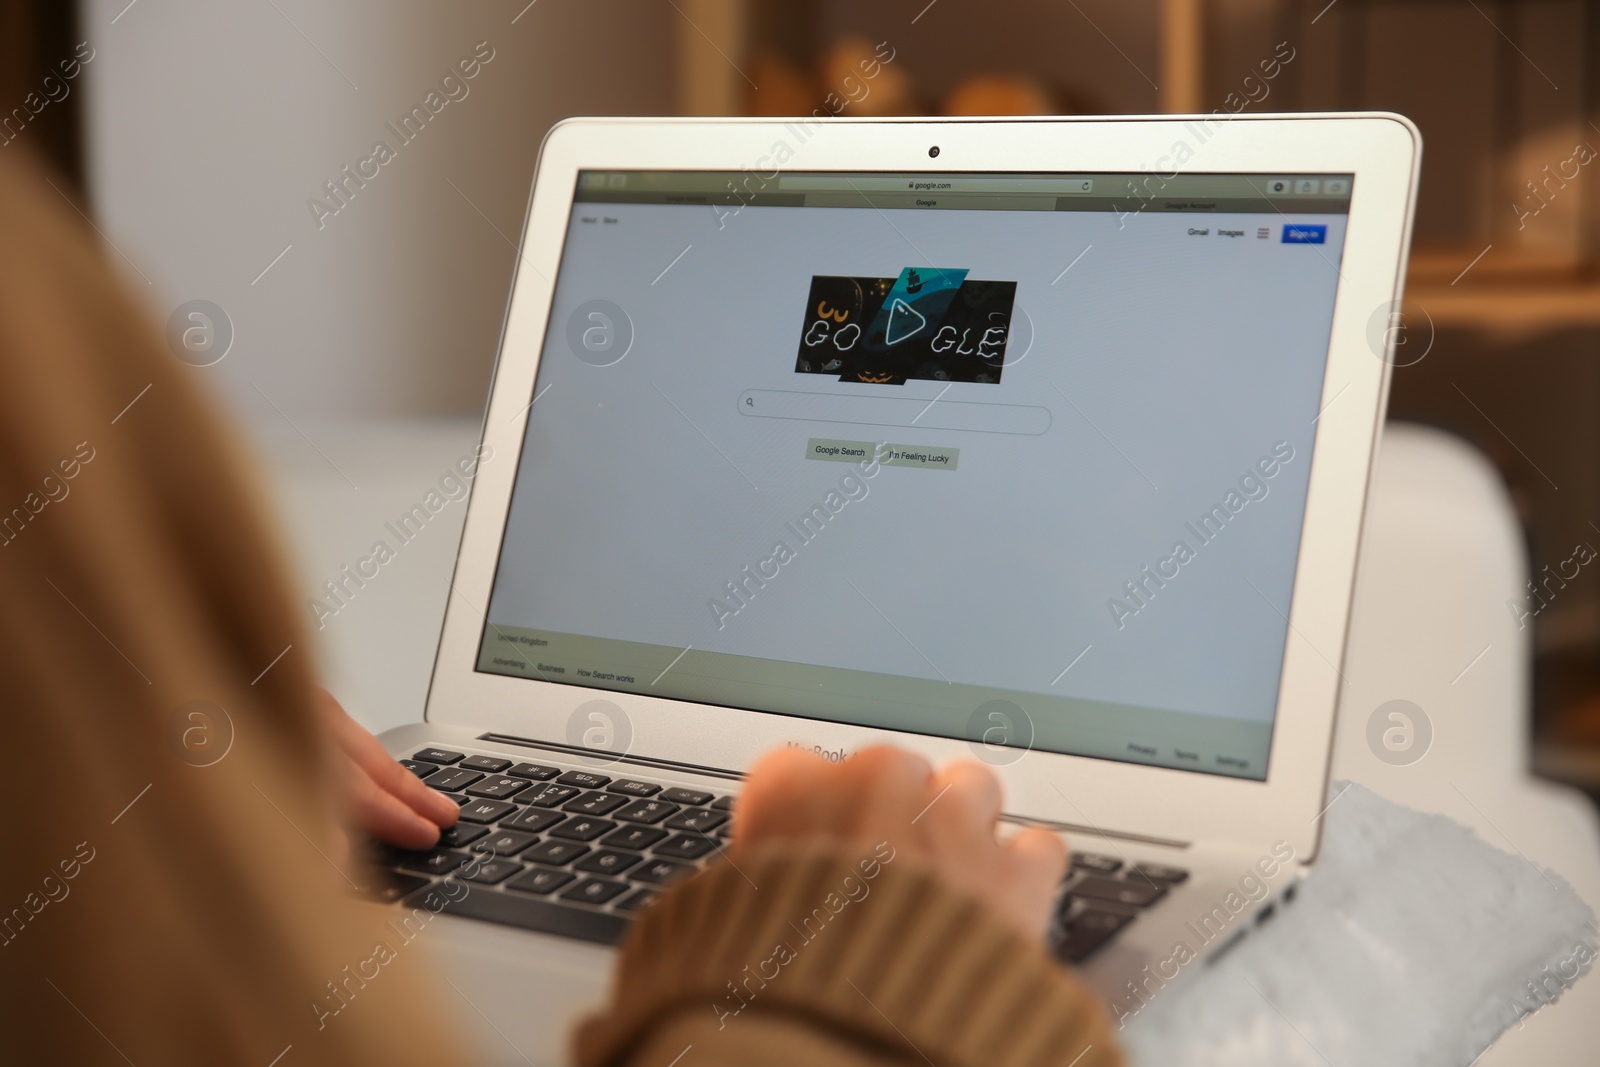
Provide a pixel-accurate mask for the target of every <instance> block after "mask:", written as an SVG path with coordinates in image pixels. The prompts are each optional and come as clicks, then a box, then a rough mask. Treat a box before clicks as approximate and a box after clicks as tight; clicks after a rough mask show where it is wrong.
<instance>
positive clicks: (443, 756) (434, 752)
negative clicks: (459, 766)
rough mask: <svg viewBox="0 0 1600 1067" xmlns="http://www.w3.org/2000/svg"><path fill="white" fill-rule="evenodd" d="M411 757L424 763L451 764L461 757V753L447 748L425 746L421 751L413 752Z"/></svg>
mask: <svg viewBox="0 0 1600 1067" xmlns="http://www.w3.org/2000/svg"><path fill="white" fill-rule="evenodd" d="M411 758H412V759H419V760H422V761H424V762H426V763H438V764H451V763H455V762H457V761H458V760H460V759H461V753H459V752H451V751H450V750H449V749H447V748H425V749H423V750H422V751H421V752H413V753H412V754H411Z"/></svg>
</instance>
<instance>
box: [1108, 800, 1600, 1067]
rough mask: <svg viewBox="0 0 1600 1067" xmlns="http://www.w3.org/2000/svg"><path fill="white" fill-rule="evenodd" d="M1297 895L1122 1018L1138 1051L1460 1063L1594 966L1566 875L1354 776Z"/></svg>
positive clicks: (1153, 1056) (1217, 1059) (1149, 1055)
mask: <svg viewBox="0 0 1600 1067" xmlns="http://www.w3.org/2000/svg"><path fill="white" fill-rule="evenodd" d="M1333 796H1334V797H1335V798H1336V799H1335V800H1334V803H1333V806H1332V807H1331V808H1330V809H1329V810H1328V812H1327V814H1326V815H1325V816H1324V818H1325V819H1326V822H1327V825H1326V827H1325V828H1324V839H1323V849H1322V853H1321V856H1320V857H1319V859H1318V861H1317V863H1316V865H1315V867H1314V868H1313V870H1312V873H1311V875H1310V876H1309V877H1307V878H1306V879H1305V880H1304V881H1302V882H1301V883H1300V885H1299V887H1298V889H1297V891H1296V894H1295V898H1294V900H1293V902H1292V903H1289V904H1286V905H1282V906H1280V907H1279V908H1278V909H1277V910H1276V912H1275V913H1274V914H1273V915H1272V916H1271V917H1269V918H1268V919H1267V920H1266V921H1265V922H1263V923H1262V924H1261V925H1259V926H1258V927H1256V929H1255V930H1254V931H1253V932H1252V933H1251V934H1250V936H1248V937H1246V938H1245V939H1244V940H1243V941H1241V942H1240V943H1239V944H1238V945H1237V946H1236V947H1234V948H1233V949H1232V950H1230V951H1228V952H1226V953H1225V954H1224V955H1223V956H1222V957H1221V958H1220V959H1218V960H1217V962H1216V963H1215V965H1213V966H1209V967H1208V968H1207V969H1206V970H1205V971H1203V972H1201V973H1199V974H1197V975H1195V976H1194V979H1195V980H1192V981H1189V982H1186V983H1183V984H1182V985H1179V986H1177V987H1175V988H1173V989H1172V990H1171V991H1170V992H1168V991H1163V992H1160V993H1157V994H1156V995H1155V997H1154V998H1153V1000H1152V1001H1151V1003H1150V1005H1149V1007H1148V1008H1146V1009H1144V1010H1142V1011H1141V1012H1140V1013H1139V1015H1138V1016H1137V1017H1136V1018H1135V1019H1134V1020H1133V1021H1131V1022H1130V1023H1129V1025H1128V1027H1127V1030H1126V1033H1125V1038H1126V1041H1127V1044H1128V1048H1129V1052H1130V1055H1131V1057H1132V1059H1133V1061H1134V1062H1135V1063H1137V1064H1144V1065H1150V1067H1156V1065H1168V1064H1176V1063H1183V1064H1186V1065H1189V1067H1205V1065H1209V1064H1216V1065H1222V1064H1228V1065H1229V1067H1254V1065H1257V1064H1260V1065H1262V1067H1269V1065H1270V1067H1292V1065H1297V1064H1305V1065H1307V1067H1326V1065H1327V1064H1341V1065H1342V1064H1379V1063H1381V1064H1405V1065H1416V1067H1466V1065H1467V1064H1470V1063H1472V1062H1473V1061H1474V1060H1476V1059H1477V1058H1478V1056H1479V1055H1480V1054H1481V1053H1482V1052H1483V1051H1484V1049H1486V1048H1488V1047H1489V1045H1490V1044H1491V1043H1492V1042H1493V1041H1494V1040H1495V1038H1496V1037H1498V1036H1499V1035H1500V1033H1501V1032H1502V1031H1504V1030H1505V1029H1506V1028H1507V1027H1510V1026H1513V1025H1516V1024H1517V1023H1518V1022H1519V1021H1520V1020H1521V1018H1522V1017H1523V1016H1524V1015H1526V1014H1529V1013H1531V1012H1533V1011H1536V1010H1538V1009H1539V1008H1541V1007H1543V1006H1544V1005H1545V1004H1547V1003H1553V1002H1554V1001H1555V1000H1556V999H1558V998H1559V997H1560V996H1561V995H1562V994H1563V993H1564V992H1565V991H1566V990H1567V989H1568V988H1570V987H1571V986H1572V985H1573V984H1575V983H1576V982H1577V981H1578V980H1579V979H1581V978H1582V977H1583V975H1584V974H1586V973H1587V971H1588V970H1589V968H1590V965H1591V964H1592V963H1593V961H1594V958H1595V955H1596V952H1597V951H1600V948H1597V943H1596V930H1595V926H1594V913H1593V912H1591V911H1590V910H1589V907H1588V905H1586V904H1584V903H1583V901H1582V900H1580V899H1579V898H1578V896H1577V894H1575V893H1574V892H1573V891H1572V889H1571V888H1570V887H1569V886H1568V885H1567V884H1566V882H1565V881H1563V880H1562V879H1561V878H1560V876H1558V875H1555V874H1553V873H1552V872H1549V871H1544V870H1540V869H1539V868H1537V867H1535V866H1534V865H1533V864H1532V863H1531V862H1529V861H1528V860H1526V859H1524V858H1522V857H1521V856H1517V855H1513V854H1511V853H1506V852H1501V851H1500V850H1498V849H1496V848H1493V847H1491V846H1489V845H1487V844H1485V843H1484V842H1483V841H1482V840H1481V839H1480V838H1479V837H1478V836H1477V835H1476V834H1474V833H1473V832H1472V831H1470V830H1468V829H1467V828H1466V827H1464V826H1462V825H1461V824H1459V823H1457V822H1455V821H1454V820H1451V819H1448V818H1445V817H1444V816H1442V815H1428V814H1424V813H1422V812H1417V811H1412V810H1410V809H1408V808H1403V807H1400V806H1399V805H1396V804H1392V803H1390V802H1389V801H1386V800H1384V799H1383V798H1381V797H1379V796H1378V795H1377V794H1375V793H1373V792H1371V791H1370V790H1368V789H1366V788H1364V787H1362V786H1359V785H1354V784H1351V783H1347V782H1340V783H1336V784H1335V786H1334V791H1333Z"/></svg>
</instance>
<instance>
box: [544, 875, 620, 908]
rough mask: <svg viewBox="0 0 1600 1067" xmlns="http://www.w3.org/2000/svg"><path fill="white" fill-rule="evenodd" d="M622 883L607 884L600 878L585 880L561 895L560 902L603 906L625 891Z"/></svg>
mask: <svg viewBox="0 0 1600 1067" xmlns="http://www.w3.org/2000/svg"><path fill="white" fill-rule="evenodd" d="M627 888H628V887H627V885H626V884H625V883H623V882H607V881H605V880H604V879H601V878H585V879H584V880H583V881H581V882H579V883H578V884H577V885H575V886H573V887H572V888H571V889H569V890H567V891H566V892H565V893H562V894H561V899H562V900H581V901H582V902H583V903H585V904H604V903H605V902H606V901H608V900H610V899H611V898H612V897H615V896H617V895H619V894H621V893H624V892H626V891H627Z"/></svg>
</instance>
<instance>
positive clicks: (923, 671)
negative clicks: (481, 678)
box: [478, 172, 1349, 779]
mask: <svg viewBox="0 0 1600 1067" xmlns="http://www.w3.org/2000/svg"><path fill="white" fill-rule="evenodd" d="M726 177H727V176H720V175H693V174H683V173H677V174H674V175H652V174H650V173H646V172H629V173H626V174H621V175H608V174H599V175H596V174H592V173H589V172H585V174H584V175H582V176H581V177H580V188H579V197H578V199H577V201H576V202H575V203H574V205H573V211H572V217H571V220H570V223H569V226H568V229H567V234H566V243H565V247H564V250H563V253H562V258H561V266H560V273H559V275H558V277H557V279H556V286H555V296H554V300H553V303H552V307H551V315H550V322H549V328H548V330H547V333H546V336H545V338H544V344H543V351H542V354H541V358H540V364H539V373H538V377H537V382H536V384H535V388H534V393H533V395H532V396H530V397H529V398H528V399H529V400H533V401H535V402H534V403H533V405H532V407H531V408H529V409H528V412H527V415H526V416H525V418H526V431H525V439H524V444H523V447H522V451H521V455H520V457H519V460H518V463H519V466H518V470H517V475H516V482H515V488H514V492H513V496H512V500H511V508H510V514H509V517H508V521H507V525H506V529H505V533H504V541H503V544H502V548H501V552H500V558H499V564H498V569H497V573H496V577H495V581H494V586H493V594H492V599H491V602H490V606H489V610H488V625H487V626H486V628H485V631H484V637H483V641H482V645H481V649H480V654H479V661H478V669H479V670H481V671H485V672H490V673H496V674H505V675H513V676H517V677H526V678H537V679H542V680H545V681H552V682H559V683H567V684H574V685H582V686H591V687H595V688H600V689H610V690H618V691H626V692H639V693H649V694H651V695H654V696H660V697H667V698H672V699H680V700H686V701H695V702H701V703H708V704H718V705H726V706H731V707H738V708H748V709H751V710H754V711H762V712H771V713H780V714H786V715H793V716H803V717H808V718H815V719H824V720H830V721H836V722H847V723H856V724H862V725H868V726H873V727H881V728H888V729H894V730H904V731H910V732H915V733H923V734H934V735H940V736H946V737H957V738H968V739H970V740H974V741H983V742H985V743H991V744H994V743H998V744H1005V745H1013V746H1019V747H1032V748H1038V749H1042V750H1045V751H1053V752H1065V753H1072V754H1077V755H1084V756H1093V757H1099V758H1107V759H1118V760H1127V761H1133V762H1140V763H1148V764H1153V765H1160V766H1168V767H1180V768H1187V769H1191V770H1194V771H1199V772H1206V773H1213V774H1228V775H1235V776H1240V777H1248V778H1256V779H1260V778H1264V777H1265V775H1266V769H1267V753H1268V748H1269V745H1270V740H1271V730H1272V724H1273V720H1274V716H1275V710H1276V703H1277V692H1278V686H1279V675H1280V670H1281V666H1282V661H1283V654H1284V646H1285V639H1286V629H1287V613H1288V609H1289V601H1290V597H1291V593H1292V584H1293V574H1294V568H1295V562H1296V558H1297V553H1298V549H1299V542H1300V529H1301V520H1302V516H1303V512H1304V506H1305V498H1306V487H1307V480H1308V475H1309V471H1310V460H1311V446H1312V440H1313V434H1314V431H1315V426H1314V424H1313V419H1315V418H1316V417H1317V414H1318V403H1319V398H1320V395H1321V389H1322V380H1323V374H1324V369H1325V360H1326V354H1327V346H1328V337H1329V331H1330V327H1331V321H1332V313H1333V305H1334V296H1335V291H1336V284H1337V279H1338V265H1339V259H1340V253H1341V251H1342V247H1343V241H1344V233H1345V219H1346V212H1347V210H1348V192H1349V178H1348V176H1320V177H1316V178H1307V177H1305V176H1283V177H1277V176H1267V175H1262V176H1255V175H1238V176H1197V177H1196V179H1195V184H1194V185H1193V187H1192V189H1193V192H1192V195H1190V194H1186V193H1185V192H1184V190H1183V189H1179V190H1177V193H1176V195H1175V194H1174V191H1173V189H1172V188H1171V187H1169V188H1168V189H1166V190H1164V195H1160V196H1151V197H1136V196H1131V195H1129V194H1128V189H1131V188H1133V186H1132V184H1131V182H1132V180H1133V178H1134V177H1136V176H1107V175H1094V176H1084V177H1083V178H1082V179H1081V181H1079V182H1078V184H1077V185H1076V186H1074V185H1072V184H1071V182H1072V181H1075V180H1077V179H1076V178H1072V179H1069V178H1061V177H1045V176H1031V177H1030V176H999V175H997V176H992V178H991V179H990V180H987V181H986V180H985V179H984V178H982V177H981V176H980V177H974V176H972V175H963V176H959V177H953V178H952V179H951V181H950V183H949V184H950V186H951V188H949V189H937V190H929V189H927V188H925V187H919V188H912V187H911V181H912V179H911V178H910V177H907V178H905V179H903V180H902V179H898V178H895V177H894V176H883V175H871V176H868V175H855V176H850V175H844V176H827V175H817V176H810V177H806V176H801V177H799V178H797V179H796V180H795V182H794V187H793V188H791V189H789V190H787V191H785V192H783V193H782V194H781V195H773V196H768V197H747V196H730V193H729V190H731V189H734V188H735V187H734V186H733V185H732V184H731V183H730V182H729V181H726V180H724V179H725V178H726ZM916 177H917V180H923V181H925V180H926V179H927V176H925V175H919V176H916ZM619 179H620V180H619ZM725 186H726V188H724V187H725ZM1313 187H1314V188H1313ZM1324 190H1326V191H1324ZM527 356H528V354H527V353H514V352H508V353H505V358H511V359H517V358H527ZM997 729H998V730H999V732H998V733H997Z"/></svg>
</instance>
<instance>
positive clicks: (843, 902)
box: [574, 843, 1123, 1067]
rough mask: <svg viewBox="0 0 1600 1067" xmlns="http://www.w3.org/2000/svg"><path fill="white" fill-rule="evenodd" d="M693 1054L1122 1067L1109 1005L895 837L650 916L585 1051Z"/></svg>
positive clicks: (681, 900)
mask: <svg viewBox="0 0 1600 1067" xmlns="http://www.w3.org/2000/svg"><path fill="white" fill-rule="evenodd" d="M674 1046H676V1047H674ZM688 1047H692V1048H693V1049H694V1062H695V1063H696V1064H720V1063H730V1064H731V1063H749V1062H763V1063H772V1064H779V1065H782V1064H789V1063H795V1064H799V1063H816V1062H828V1063H839V1064H846V1065H856V1064H869V1063H885V1064H889V1063H895V1064H898V1063H916V1064H920V1063H924V1062H932V1063H937V1064H939V1065H940V1067H979V1065H982V1067H1044V1065H1047V1064H1049V1065H1059V1067H1067V1065H1069V1064H1071V1065H1076V1067H1114V1065H1120V1064H1122V1062H1123V1060H1122V1055H1121V1052H1120V1051H1119V1050H1118V1048H1117V1046H1116V1043H1115V1041H1114V1040H1113V1038H1112V1037H1111V1031H1110V1025H1109V1020H1108V1018H1107V1015H1106V1013H1105V1010H1104V1008H1103V1006H1102V1005H1101V1004H1100V1003H1099V1002H1098V1001H1097V1000H1096V998H1095V997H1094V995H1093V994H1092V993H1091V992H1090V991H1089V990H1088V988H1087V987H1085V986H1084V985H1083V984H1082V983H1081V982H1080V981H1079V980H1078V979H1077V978H1076V977H1075V976H1073V975H1072V974H1070V973H1068V972H1067V971H1065V970H1063V969H1062V968H1060V967H1059V966H1057V965H1056V964H1055V963H1054V961H1053V960H1052V959H1051V958H1050V956H1049V955H1048V953H1047V952H1046V950H1045V948H1044V946H1042V945H1040V944H1036V943H1033V942H1030V941H1028V940H1026V939H1024V938H1023V937H1022V936H1021V935H1019V934H1018V933H1016V932H1014V931H1013V930H1012V929H1011V928H1010V926H1008V925H1007V924H1006V923H1005V922H1004V921H1003V920H1001V919H1000V918H999V917H998V916H996V915H994V914H993V913H992V912H991V911H990V910H989V909H988V908H987V907H986V906H984V905H983V904H981V903H980V902H978V901H977V900H975V899H973V898H971V897H969V896H967V895H965V894H963V893H960V892H958V891H957V890H955V889H953V888H951V887H949V886H947V885H946V884H945V883H944V882H943V881H942V880H940V879H938V878H936V877H934V876H933V875H932V874H931V873H929V872H928V871H927V870H925V869H922V868H920V867H918V866H916V865H915V864H914V863H912V862H911V861H909V860H907V859H901V858H896V856H895V852H894V849H893V848H892V847H890V845H888V844H887V843H884V844H880V845H878V846H877V847H876V849H873V848H871V847H868V848H866V849H865V850H861V849H854V848H850V847H846V846H842V845H830V846H817V847H812V848H806V849H796V848H792V847H768V848H765V849H761V850H755V851H752V852H750V853H746V854H742V855H737V856H735V857H734V858H733V859H732V860H729V861H727V862H723V863H721V864H719V865H717V866H715V867H713V868H712V869H710V870H708V871H707V872H705V873H704V874H701V875H700V876H698V877H696V878H694V879H692V880H690V881H688V882H686V883H684V884H682V885H680V886H678V887H676V888H675V889H674V890H672V891H671V892H669V893H667V894H665V895H664V896H663V897H662V898H661V899H660V900H659V901H657V902H656V903H655V904H654V905H653V906H652V907H651V908H650V909H649V910H648V911H647V912H646V913H645V914H644V915H643V917H642V918H641V920H640V921H639V923H638V924H637V926H636V928H635V929H634V930H633V932H632V934H631V936H630V937H629V940H628V942H627V944H626V945H625V947H624V949H623V953H622V958H621V960H620V961H619V964H618V967H617V971H616V974H615V978H614V986H613V990H612V995H611V997H610V1000H609V1003H608V1004H607V1005H606V1007H605V1008H604V1009H603V1010H602V1011H601V1012H600V1013H598V1014H597V1015H594V1016H592V1017H591V1018H589V1019H587V1020H585V1021H584V1022H583V1023H582V1024H581V1025H580V1027H579V1029H578V1031H577V1034H576V1036H575V1056H574V1059H575V1060H576V1062H577V1064H578V1065H579V1067H622V1065H626V1064H636V1063H637V1064H643V1063H646V1062H651V1063H666V1062H670V1061H671V1060H672V1058H673V1057H674V1056H675V1055H678V1054H679V1053H680V1052H681V1051H682V1050H683V1049H685V1048H688ZM685 1062H688V1061H687V1060H685Z"/></svg>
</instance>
